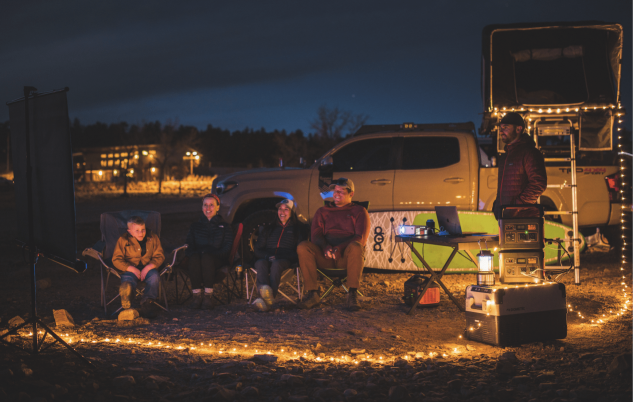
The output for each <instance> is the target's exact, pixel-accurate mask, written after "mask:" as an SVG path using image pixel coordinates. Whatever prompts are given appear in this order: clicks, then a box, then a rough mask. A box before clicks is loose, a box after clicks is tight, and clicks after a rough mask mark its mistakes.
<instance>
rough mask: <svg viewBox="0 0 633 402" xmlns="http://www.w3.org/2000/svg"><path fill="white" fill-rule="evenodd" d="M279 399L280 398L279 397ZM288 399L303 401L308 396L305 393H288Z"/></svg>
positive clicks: (297, 401)
mask: <svg viewBox="0 0 633 402" xmlns="http://www.w3.org/2000/svg"><path fill="white" fill-rule="evenodd" d="M279 400H281V399H279ZM288 400H289V401H291V402H303V401H307V400H308V397H307V396H305V395H290V396H289V397H288Z"/></svg>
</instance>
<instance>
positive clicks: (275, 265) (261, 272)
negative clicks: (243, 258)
mask: <svg viewBox="0 0 633 402" xmlns="http://www.w3.org/2000/svg"><path fill="white" fill-rule="evenodd" d="M289 268H290V261H288V260H275V261H273V262H270V261H268V260H257V261H256V262H255V271H257V286H258V287H259V286H261V285H268V286H270V287H271V288H272V290H273V293H274V294H277V289H279V282H280V281H281V274H283V272H284V271H285V270H287V269H289Z"/></svg>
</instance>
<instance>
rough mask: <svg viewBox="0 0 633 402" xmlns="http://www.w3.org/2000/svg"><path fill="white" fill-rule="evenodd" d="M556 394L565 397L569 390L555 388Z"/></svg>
mask: <svg viewBox="0 0 633 402" xmlns="http://www.w3.org/2000/svg"><path fill="white" fill-rule="evenodd" d="M556 395H558V396H560V397H562V398H564V397H566V396H567V395H569V390H567V389H557V390H556Z"/></svg>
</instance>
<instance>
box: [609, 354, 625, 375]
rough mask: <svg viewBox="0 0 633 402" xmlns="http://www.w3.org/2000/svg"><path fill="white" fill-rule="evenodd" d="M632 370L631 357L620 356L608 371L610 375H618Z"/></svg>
mask: <svg viewBox="0 0 633 402" xmlns="http://www.w3.org/2000/svg"><path fill="white" fill-rule="evenodd" d="M630 368H631V355H630V354H628V355H619V356H616V357H615V358H613V360H612V361H611V364H609V368H608V369H607V371H608V373H609V375H611V376H613V375H618V374H620V373H622V372H624V371H626V370H628V369H630Z"/></svg>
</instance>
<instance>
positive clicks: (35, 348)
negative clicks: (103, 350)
mask: <svg viewBox="0 0 633 402" xmlns="http://www.w3.org/2000/svg"><path fill="white" fill-rule="evenodd" d="M36 90H37V89H36V88H34V87H29V86H25V87H24V107H25V119H26V122H25V124H26V126H25V129H26V137H25V139H26V188H27V199H28V225H29V226H28V227H29V244H28V248H27V250H28V253H29V265H30V267H31V270H30V271H31V277H30V279H31V316H30V317H29V318H28V319H27V320H26V321H25V322H24V323H22V324H20V325H18V326H17V327H15V328H13V329H12V330H10V331H9V332H7V333H6V334H4V335H2V336H1V337H0V342H2V343H3V344H5V345H8V346H11V347H14V348H16V349H19V350H25V351H27V352H29V353H31V354H33V355H37V354H39V353H41V352H42V351H44V350H46V349H48V348H49V347H51V346H53V345H54V344H55V342H52V343H49V344H48V345H47V346H46V347H44V348H43V346H44V340H45V339H46V336H47V335H48V334H50V335H51V336H52V337H53V339H55V340H56V341H57V342H59V343H60V344H61V345H63V346H64V347H66V349H68V350H70V351H71V352H72V353H73V354H74V355H75V356H77V357H79V358H80V359H81V360H82V361H83V362H85V363H86V364H88V365H89V366H92V367H94V366H93V364H92V363H91V362H90V361H89V360H88V359H86V358H85V357H84V356H82V355H81V354H80V353H79V352H77V351H76V350H75V349H73V348H72V347H71V346H70V345H69V344H67V343H66V342H64V340H63V339H62V338H60V337H59V335H57V334H56V333H55V332H53V331H52V330H51V329H50V328H49V327H48V326H47V325H46V324H44V323H43V322H42V321H41V320H40V319H39V317H38V316H37V293H36V281H35V266H36V264H37V258H38V256H39V255H38V252H37V246H36V245H35V236H34V224H33V188H32V175H33V167H32V165H31V142H30V138H29V96H31V95H32V94H34V92H35V91H36ZM51 259H52V260H53V261H55V262H58V263H59V262H60V261H59V260H58V259H55V258H51ZM27 326H32V332H31V335H32V345H31V348H29V349H25V348H21V347H19V346H16V345H14V344H12V343H10V342H8V341H6V340H5V338H6V337H8V336H10V335H13V334H15V333H17V332H18V331H19V330H20V329H22V328H24V327H27ZM38 326H39V327H40V328H42V329H43V330H44V336H42V339H41V340H38Z"/></svg>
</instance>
